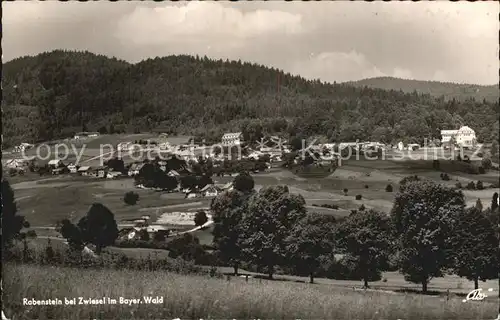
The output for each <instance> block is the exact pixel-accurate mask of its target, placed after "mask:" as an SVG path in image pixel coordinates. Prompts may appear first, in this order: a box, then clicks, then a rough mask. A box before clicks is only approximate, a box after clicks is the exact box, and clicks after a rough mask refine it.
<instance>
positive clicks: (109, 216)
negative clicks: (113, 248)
mask: <svg viewBox="0 0 500 320" xmlns="http://www.w3.org/2000/svg"><path fill="white" fill-rule="evenodd" d="M77 226H78V229H80V232H81V236H82V240H83V242H84V243H92V244H94V245H95V246H96V253H97V254H100V253H101V251H102V248H103V247H106V246H109V245H111V244H113V243H114V242H115V240H116V238H118V226H117V224H116V221H115V217H114V215H113V213H112V212H111V211H110V210H109V209H108V208H107V207H105V206H104V205H102V204H100V203H94V204H92V205H91V206H90V209H89V211H88V212H87V215H86V216H84V217H82V218H81V219H80V221H78V225H77Z"/></svg>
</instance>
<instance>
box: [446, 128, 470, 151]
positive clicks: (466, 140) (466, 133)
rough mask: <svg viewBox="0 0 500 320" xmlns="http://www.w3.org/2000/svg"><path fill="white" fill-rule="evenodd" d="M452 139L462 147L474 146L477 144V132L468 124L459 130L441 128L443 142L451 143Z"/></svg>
mask: <svg viewBox="0 0 500 320" xmlns="http://www.w3.org/2000/svg"><path fill="white" fill-rule="evenodd" d="M452 139H453V140H454V141H455V143H456V144H457V145H458V146H460V147H474V146H475V145H476V144H477V139H476V132H475V131H474V130H473V129H471V128H470V127H467V126H462V127H461V128H460V129H458V130H441V143H443V144H449V143H450V142H451V141H453V140H452Z"/></svg>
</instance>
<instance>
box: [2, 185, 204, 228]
mask: <svg viewBox="0 0 500 320" xmlns="http://www.w3.org/2000/svg"><path fill="white" fill-rule="evenodd" d="M12 188H13V189H14V192H15V195H16V199H18V209H19V212H21V213H22V214H23V215H24V216H26V218H27V219H28V221H29V222H30V224H31V225H32V226H53V225H55V223H56V222H57V221H59V220H61V219H64V218H70V219H79V218H80V217H81V216H83V215H84V214H85V213H86V212H87V210H88V208H89V207H90V205H91V204H92V203H95V202H100V203H102V204H104V205H105V206H107V207H108V208H109V209H110V210H111V211H112V212H113V213H114V214H115V217H116V220H117V222H118V223H123V220H124V219H133V218H139V217H140V216H142V215H145V214H147V215H150V216H151V221H155V220H156V219H157V218H158V217H160V216H161V214H162V213H163V212H168V211H179V208H177V207H175V205H178V204H185V203H189V202H195V200H191V199H184V195H182V194H180V193H171V194H163V193H161V192H155V191H150V190H142V189H137V188H134V187H133V180H132V179H123V180H113V181H108V180H97V179H92V178H87V177H83V178H82V177H75V178H73V177H57V178H51V179H50V180H43V181H39V182H36V181H31V182H21V183H19V184H14V185H12ZM129 190H134V192H136V193H137V194H139V197H140V198H139V202H138V203H137V204H136V205H134V206H129V205H126V204H125V203H124V202H123V196H124V194H125V192H127V191H129ZM198 201H199V200H198ZM208 201H209V200H206V202H202V203H201V205H200V207H206V206H207V203H208ZM170 205H173V206H174V207H172V208H169V206H170ZM160 208H161V209H160Z"/></svg>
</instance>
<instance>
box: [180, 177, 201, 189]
mask: <svg viewBox="0 0 500 320" xmlns="http://www.w3.org/2000/svg"><path fill="white" fill-rule="evenodd" d="M180 183H181V188H182V189H193V188H196V186H197V185H198V179H196V177H195V176H184V177H182V178H181V179H180Z"/></svg>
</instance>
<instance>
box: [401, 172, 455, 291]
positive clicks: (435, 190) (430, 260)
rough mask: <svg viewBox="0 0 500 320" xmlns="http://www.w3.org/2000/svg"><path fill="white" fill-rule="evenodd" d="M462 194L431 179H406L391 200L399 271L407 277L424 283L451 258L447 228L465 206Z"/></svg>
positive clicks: (439, 271) (423, 285)
mask: <svg viewBox="0 0 500 320" xmlns="http://www.w3.org/2000/svg"><path fill="white" fill-rule="evenodd" d="M464 208H465V200H464V195H463V193H462V192H461V191H460V190H457V189H454V188H453V189H449V188H446V187H444V186H442V185H440V184H436V183H434V182H432V181H427V180H421V181H413V182H407V183H406V184H403V185H402V186H401V188H400V192H399V193H398V194H397V195H396V198H395V200H394V207H393V209H392V219H393V223H394V226H395V233H396V235H398V236H397V244H398V246H399V249H400V261H399V267H400V271H401V272H402V273H403V274H404V275H405V279H406V280H407V281H411V282H414V283H420V284H422V291H423V292H424V293H425V292H427V284H428V283H429V281H430V280H431V279H432V278H433V277H440V276H442V274H443V273H442V271H443V269H444V268H445V267H446V265H447V263H448V262H449V259H450V253H449V250H450V248H449V243H448V241H447V239H448V238H449V237H450V232H451V231H450V228H451V226H452V225H453V222H454V219H456V217H457V216H458V215H459V214H460V213H461V212H462V211H463V210H464Z"/></svg>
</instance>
